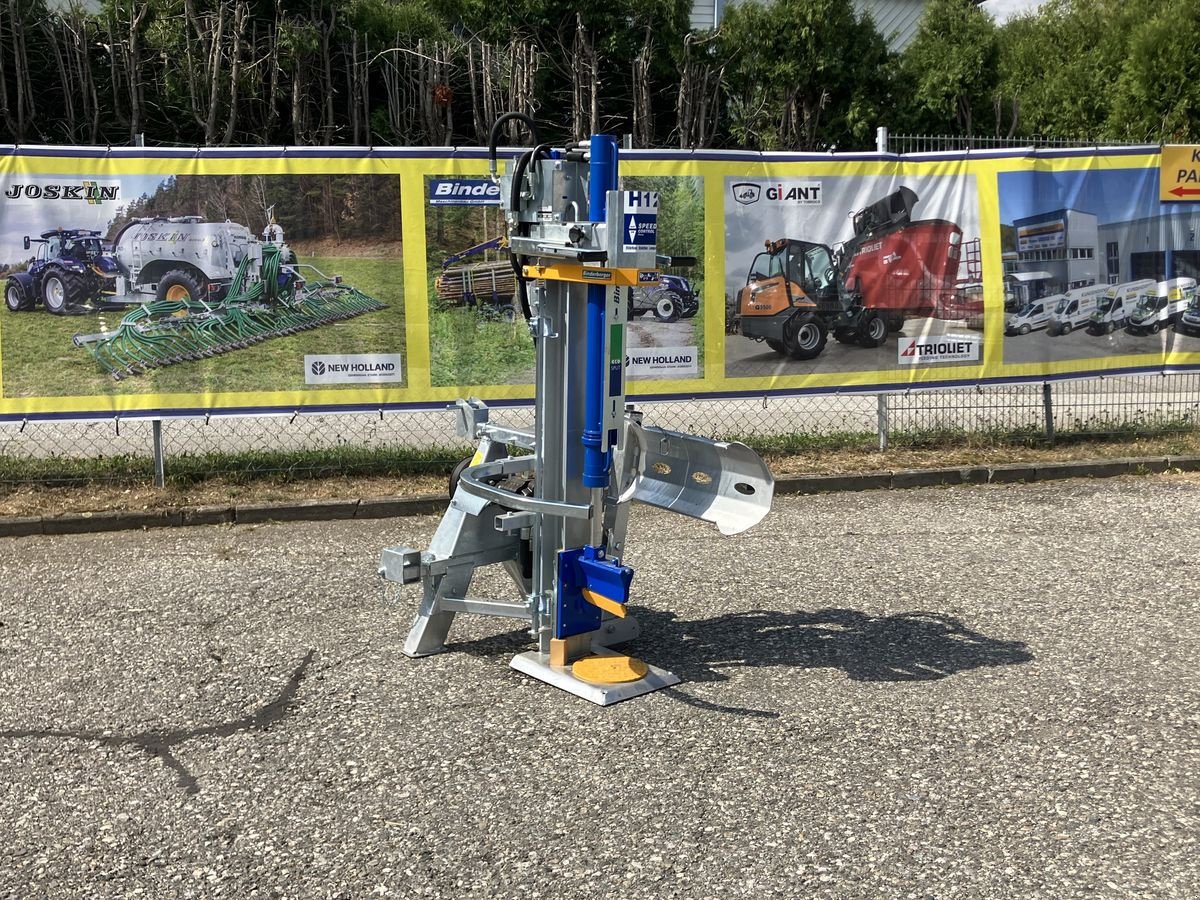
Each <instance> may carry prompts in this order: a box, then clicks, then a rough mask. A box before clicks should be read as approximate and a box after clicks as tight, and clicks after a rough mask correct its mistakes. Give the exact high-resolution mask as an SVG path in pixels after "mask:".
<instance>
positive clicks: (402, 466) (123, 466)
mask: <svg viewBox="0 0 1200 900" xmlns="http://www.w3.org/2000/svg"><path fill="white" fill-rule="evenodd" d="M465 455H466V452H465V451H464V450H463V449H462V448H455V447H440V448H425V447H423V448H421V449H419V450H418V449H412V448H406V447H388V448H382V449H381V448H363V447H335V448H330V449H322V450H289V451H279V450H265V451H264V450H249V451H245V452H242V453H203V454H189V453H184V454H180V455H177V456H176V455H171V456H168V457H167V460H166V466H165V469H166V480H167V483H168V484H170V485H174V486H176V487H186V486H189V485H196V484H200V483H203V482H205V481H215V480H220V481H224V482H227V483H230V484H251V483H253V482H256V481H260V480H264V479H265V480H270V481H273V482H282V483H286V482H297V481H312V480H316V479H324V478H332V477H335V476H336V477H353V478H374V477H389V478H391V477H402V476H407V475H446V474H448V473H449V472H450V470H451V469H452V468H453V467H454V464H455V463H456V462H458V461H459V460H460V459H462V458H463V456H465ZM153 480H154V461H153V460H152V459H151V458H149V457H145V456H132V455H130V456H112V457H104V458H101V459H67V458H62V457H51V458H48V459H15V458H12V457H3V456H0V484H4V483H9V484H14V483H26V484H28V483H38V484H48V485H62V484H86V483H94V482H125V483H131V484H133V483H144V482H147V481H148V482H153Z"/></svg>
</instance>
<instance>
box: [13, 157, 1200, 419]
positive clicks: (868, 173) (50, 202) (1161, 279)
mask: <svg viewBox="0 0 1200 900" xmlns="http://www.w3.org/2000/svg"><path fill="white" fill-rule="evenodd" d="M514 152H515V151H512V150H508V151H505V153H504V160H505V162H504V163H502V164H507V161H508V160H509V159H511V158H512V156H513V155H514ZM1176 155H1178V154H1176ZM1181 158H1182V157H1181ZM1172 159H1174V157H1172ZM1160 160H1161V156H1160V152H1159V150H1158V148H1131V149H1120V150H1111V151H1110V150H1104V151H1092V150H1089V151H1058V152H1034V151H1028V150H1021V151H1011V152H1010V151H1005V152H995V153H989V152H985V153H977V152H972V153H970V154H958V155H955V154H929V155H917V156H904V157H897V156H890V155H886V154H861V155H845V154H840V155H792V154H768V155H762V154H757V153H754V154H751V153H724V152H709V151H697V152H693V153H671V152H657V151H654V152H650V151H646V152H638V151H629V152H626V153H624V154H623V155H622V161H621V173H622V181H623V187H624V188H625V189H627V190H643V191H654V192H657V193H658V195H659V215H658V246H659V252H660V253H661V254H666V255H670V256H690V257H696V260H697V263H696V265H695V266H690V267H688V268H669V269H667V270H665V271H664V276H663V278H662V280H661V282H659V283H658V284H653V285H646V286H643V287H639V288H635V289H632V290H631V291H630V294H629V297H628V302H629V311H630V322H629V327H628V333H627V349H626V360H625V362H626V375H627V377H628V379H629V386H630V394H631V395H633V396H635V397H638V396H640V397H642V398H646V399H668V398H692V397H706V396H709V397H711V396H764V395H769V394H798V393H806V392H831V391H870V392H875V391H893V390H907V389H913V388H923V387H939V386H951V385H975V384H985V383H1003V382H1012V381H1021V380H1030V379H1048V378H1069V377H1077V376H1083V375H1089V374H1098V373H1108V374H1119V373H1130V372H1146V371H1172V370H1179V369H1186V368H1195V367H1200V309H1197V308H1196V307H1197V301H1196V300H1195V297H1196V281H1197V279H1198V278H1200V245H1198V244H1197V230H1200V228H1198V226H1200V205H1198V204H1197V203H1195V202H1193V201H1191V200H1190V199H1189V198H1190V196H1191V195H1192V194H1193V193H1196V192H1194V191H1190V190H1187V189H1184V190H1180V189H1178V188H1176V189H1175V190H1173V191H1168V190H1166V189H1165V188H1164V189H1162V192H1161V197H1162V198H1163V199H1160V175H1161V174H1163V173H1160ZM1163 172H1165V170H1163ZM486 173H487V160H486V153H485V152H484V151H480V150H456V151H448V150H447V151H439V150H432V149H415V150H399V149H395V150H366V149H349V150H343V151H336V150H332V149H330V148H310V149H295V148H287V149H281V148H274V149H253V150H251V149H208V150H203V149H202V150H188V151H180V150H154V149H142V148H129V149H95V148H81V147H80V148H62V147H53V148H50V147H21V148H13V147H0V279H2V280H3V284H4V288H5V306H6V309H5V310H3V311H0V418H2V419H5V420H9V421H12V420H18V421H19V420H22V419H25V418H44V417H54V418H72V417H79V418H83V417H96V416H100V417H103V416H111V415H114V414H120V415H124V416H130V415H139V416H156V415H167V416H169V415H194V414H207V413H241V412H283V411H286V412H289V413H291V412H295V411H326V410H363V409H370V410H375V409H404V408H429V409H436V408H440V407H443V406H444V405H445V404H446V403H447V402H449V401H452V400H454V399H456V398H458V397H463V396H468V395H472V396H479V397H482V398H484V399H486V400H489V401H492V402H502V401H510V402H522V401H527V400H529V399H530V398H531V397H532V395H533V369H534V349H533V344H532V341H531V339H530V336H529V330H528V328H527V326H526V324H525V322H524V320H523V318H522V315H521V311H520V307H519V304H517V303H515V302H514V290H515V284H514V276H513V270H512V266H511V261H510V258H509V256H508V252H507V243H506V240H505V229H504V220H503V213H502V211H501V209H500V206H499V192H498V190H497V189H496V187H495V186H494V185H493V184H492V183H491V182H490V181H489V180H488V178H487V174H486ZM1164 183H1165V182H1164Z"/></svg>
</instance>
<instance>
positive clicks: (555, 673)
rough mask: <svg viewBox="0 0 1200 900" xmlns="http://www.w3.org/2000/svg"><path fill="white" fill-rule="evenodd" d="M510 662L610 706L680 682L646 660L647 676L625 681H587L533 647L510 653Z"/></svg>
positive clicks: (600, 652)
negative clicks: (619, 682)
mask: <svg viewBox="0 0 1200 900" xmlns="http://www.w3.org/2000/svg"><path fill="white" fill-rule="evenodd" d="M592 650H593V652H595V653H596V654H597V655H612V656H620V655H622V654H617V653H613V652H612V651H611V650H607V649H605V648H604V647H599V646H595V645H593V647H592ZM510 665H511V666H512V667H513V668H514V669H516V670H517V671H518V672H523V673H525V674H526V675H529V676H530V677H532V678H536V679H537V680H538V681H544V682H546V684H552V685H554V687H556V688H562V689H563V690H564V691H566V692H567V693H570V694H574V695H575V696H576V697H582V698H583V699H584V700H590V701H591V702H592V703H595V704H598V705H599V706H612V705H613V704H614V703H620V702H621V701H622V700H629V699H632V698H633V697H640V696H641V695H642V694H649V693H650V692H651V691H657V690H658V689H659V688H665V687H670V686H671V685H673V684H679V676H678V675H676V674H674V673H673V672H668V671H667V670H666V669H660V668H658V667H657V666H651V665H649V664H647V668H648V669H649V671H648V672H647V673H646V677H645V678H641V679H638V680H637V681H627V682H624V683H623V684H589V683H588V682H586V681H580V680H579V679H578V678H576V677H575V676H574V675H572V674H571V667H570V666H552V665H550V657H549V655H548V654H545V653H538V652H537V651H536V650H530V651H528V652H527V653H519V654H517V655H516V656H514V657H513V660H512V662H511V663H510Z"/></svg>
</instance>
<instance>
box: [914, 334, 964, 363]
mask: <svg viewBox="0 0 1200 900" xmlns="http://www.w3.org/2000/svg"><path fill="white" fill-rule="evenodd" d="M979 348H980V339H979V336H978V335H973V334H967V335H956V334H939V335H928V336H925V337H914V338H906V339H901V341H900V343H899V345H898V346H897V348H896V349H897V358H896V360H897V362H898V363H900V364H901V365H916V364H918V363H922V364H924V363H939V362H975V361H977V360H978V359H979Z"/></svg>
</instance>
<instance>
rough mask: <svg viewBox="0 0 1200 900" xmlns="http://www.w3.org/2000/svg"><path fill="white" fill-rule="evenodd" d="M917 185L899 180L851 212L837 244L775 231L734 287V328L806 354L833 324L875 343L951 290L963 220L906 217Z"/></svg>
mask: <svg viewBox="0 0 1200 900" xmlns="http://www.w3.org/2000/svg"><path fill="white" fill-rule="evenodd" d="M916 203H917V195H916V192H914V191H913V190H911V189H909V188H907V187H901V188H900V189H899V190H897V191H895V192H893V193H891V194H888V195H887V196H886V197H884V198H883V199H882V200H878V201H876V202H875V203H872V204H871V205H869V206H867V207H865V208H864V209H862V210H860V211H859V212H857V213H855V215H854V236H853V237H852V238H851V239H850V240H848V241H846V242H845V243H844V244H843V245H842V246H841V247H840V249H837V250H832V249H830V248H829V247H827V246H825V245H824V244H814V243H812V242H810V241H801V240H793V239H790V238H781V239H779V240H773V241H767V242H766V250H765V251H764V252H762V253H759V254H758V255H757V256H755V257H754V261H753V262H752V263H751V264H750V272H749V274H748V275H747V276H746V286H745V287H744V288H742V289H741V290H739V291H738V298H737V307H738V315H739V318H740V320H741V322H740V324H741V333H742V334H743V335H745V336H746V337H748V338H751V339H752V340H756V341H766V343H767V346H769V347H770V348H771V349H772V350H774V351H775V352H776V353H779V354H781V355H786V356H790V357H792V358H793V359H814V358H816V357H817V356H819V355H820V354H821V351H822V350H824V349H825V343H826V341H828V339H829V335H830V334H832V335H833V337H834V339H835V340H837V341H840V342H841V343H843V344H858V345H860V346H863V347H879V346H882V345H883V343H884V342H885V341H886V340H887V337H888V333H889V332H892V331H899V330H900V329H901V328H902V327H903V326H904V320H905V319H906V318H909V317H912V316H932V315H935V314H936V311H937V310H938V309H939V308H941V306H942V305H943V304H945V303H946V302H947V301H948V300H951V299H952V298H953V297H954V296H955V290H956V282H957V280H958V270H959V253H960V250H961V246H962V229H961V228H959V227H958V226H957V225H956V224H954V223H953V222H948V221H946V220H944V219H926V220H924V221H917V222H914V221H913V220H912V209H913V207H914V206H915V205H916Z"/></svg>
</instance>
